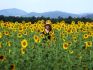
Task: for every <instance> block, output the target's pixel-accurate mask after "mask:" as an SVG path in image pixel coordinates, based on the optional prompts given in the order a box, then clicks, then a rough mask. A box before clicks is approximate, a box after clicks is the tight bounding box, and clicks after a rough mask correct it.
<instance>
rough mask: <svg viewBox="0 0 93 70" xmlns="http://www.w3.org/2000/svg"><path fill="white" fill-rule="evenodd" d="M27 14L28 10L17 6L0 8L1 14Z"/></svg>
mask: <svg viewBox="0 0 93 70" xmlns="http://www.w3.org/2000/svg"><path fill="white" fill-rule="evenodd" d="M26 14H27V12H25V11H23V10H20V9H16V8H12V9H4V10H0V15H4V16H22V15H26Z"/></svg>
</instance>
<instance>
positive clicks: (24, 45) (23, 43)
mask: <svg viewBox="0 0 93 70" xmlns="http://www.w3.org/2000/svg"><path fill="white" fill-rule="evenodd" d="M21 46H22V48H26V47H27V46H28V42H27V40H26V39H24V40H22V41H21Z"/></svg>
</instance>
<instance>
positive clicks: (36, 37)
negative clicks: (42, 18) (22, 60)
mask: <svg viewBox="0 0 93 70" xmlns="http://www.w3.org/2000/svg"><path fill="white" fill-rule="evenodd" d="M34 41H35V42H36V43H38V42H40V38H39V37H38V36H37V35H34Z"/></svg>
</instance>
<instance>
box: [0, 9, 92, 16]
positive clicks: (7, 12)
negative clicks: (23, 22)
mask: <svg viewBox="0 0 93 70" xmlns="http://www.w3.org/2000/svg"><path fill="white" fill-rule="evenodd" d="M0 15H4V16H23V17H32V16H35V17H41V16H44V17H50V18H57V17H59V16H60V17H64V18H66V17H69V16H71V17H87V18H93V14H72V13H66V12H60V11H51V12H44V13H36V12H31V13H27V12H25V11H23V10H20V9H16V8H12V9H4V10H0Z"/></svg>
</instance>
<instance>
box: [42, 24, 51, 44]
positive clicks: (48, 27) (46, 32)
mask: <svg viewBox="0 0 93 70" xmlns="http://www.w3.org/2000/svg"><path fill="white" fill-rule="evenodd" d="M44 28H45V30H44V32H42V33H41V34H43V35H44V38H43V39H42V44H45V43H47V42H48V41H50V40H51V35H50V32H51V31H52V27H51V25H50V24H49V23H48V22H46V24H45V25H44Z"/></svg>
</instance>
